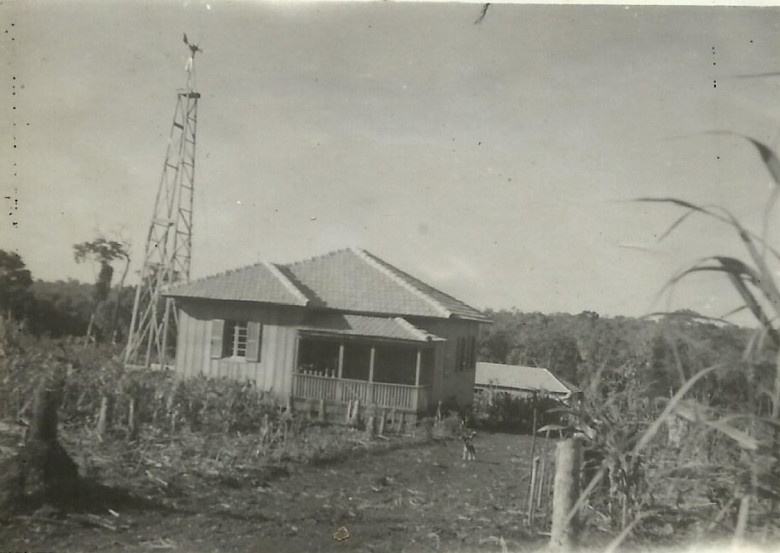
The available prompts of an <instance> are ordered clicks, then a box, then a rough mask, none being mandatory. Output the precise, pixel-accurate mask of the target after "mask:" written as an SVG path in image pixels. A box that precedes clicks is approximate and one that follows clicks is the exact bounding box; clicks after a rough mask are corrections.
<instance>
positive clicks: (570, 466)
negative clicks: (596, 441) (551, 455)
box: [550, 438, 581, 551]
mask: <svg viewBox="0 0 780 553" xmlns="http://www.w3.org/2000/svg"><path fill="white" fill-rule="evenodd" d="M580 451H581V446H580V441H579V440H578V439H577V438H569V439H567V440H563V441H561V442H558V446H557V448H556V452H555V483H554V487H553V512H552V517H553V518H552V529H551V533H550V547H551V548H553V549H556V550H558V551H571V550H572V549H574V548H575V547H576V546H577V538H578V535H577V533H578V525H579V520H578V518H579V517H578V516H577V513H572V510H573V508H574V505H575V503H576V501H577V498H578V496H579V492H580ZM570 515H571V516H570Z"/></svg>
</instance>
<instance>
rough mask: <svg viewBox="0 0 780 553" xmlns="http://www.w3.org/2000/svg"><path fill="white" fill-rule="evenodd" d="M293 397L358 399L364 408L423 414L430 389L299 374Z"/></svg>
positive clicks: (337, 399) (295, 381) (335, 399)
mask: <svg viewBox="0 0 780 553" xmlns="http://www.w3.org/2000/svg"><path fill="white" fill-rule="evenodd" d="M293 396H295V397H297V398H302V399H324V400H327V401H354V400H356V399H357V400H359V401H360V403H362V404H363V405H376V406H377V407H384V408H388V409H392V408H393V407H395V408H396V409H404V410H409V411H422V410H424V409H426V408H427V407H428V404H429V400H430V386H427V385H426V386H407V385H404V384H387V383H384V382H367V381H365V380H351V379H348V378H329V377H327V376H318V375H313V374H301V373H296V374H295V377H294V379H293Z"/></svg>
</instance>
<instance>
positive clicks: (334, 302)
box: [167, 249, 488, 322]
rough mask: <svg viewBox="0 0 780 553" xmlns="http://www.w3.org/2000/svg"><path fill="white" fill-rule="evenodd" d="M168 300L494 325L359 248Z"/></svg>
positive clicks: (182, 288) (244, 274)
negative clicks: (217, 301) (259, 304)
mask: <svg viewBox="0 0 780 553" xmlns="http://www.w3.org/2000/svg"><path fill="white" fill-rule="evenodd" d="M167 295H170V296H174V297H188V298H207V299H221V300H236V301H253V302H269V303H279V304H283V305H307V306H310V307H320V308H327V309H334V310H339V311H347V312H352V313H360V314H372V315H373V314H377V315H385V316H415V317H436V318H450V317H453V318H460V319H468V320H474V321H482V322H486V321H488V319H487V318H486V317H485V316H484V315H482V313H480V312H479V311H477V310H476V309H474V308H472V307H469V306H468V305H466V304H465V303H463V302H461V301H458V300H457V299H455V298H453V297H452V296H449V295H447V294H445V293H444V292H441V291H439V290H437V289H435V288H433V287H432V286H429V285H427V284H425V283H424V282H422V281H420V280H417V279H416V278H414V277H412V276H410V275H408V274H407V273H405V272H403V271H401V270H399V269H397V268H396V267H393V266H392V265H390V264H389V263H387V262H386V261H383V260H381V259H380V258H378V257H376V256H375V255H373V254H371V253H369V252H367V251H364V250H356V249H345V250H339V251H336V252H332V253H329V254H325V255H321V256H318V257H313V258H311V259H308V260H305V261H300V262H297V263H291V264H288V265H273V264H270V263H261V264H257V265H252V266H249V267H244V268H242V269H236V270H233V271H228V272H226V273H221V274H219V275H215V276H212V277H208V278H204V279H200V280H197V281H194V282H191V283H189V284H184V285H179V286H176V287H174V288H172V289H171V290H170V291H168V292H167Z"/></svg>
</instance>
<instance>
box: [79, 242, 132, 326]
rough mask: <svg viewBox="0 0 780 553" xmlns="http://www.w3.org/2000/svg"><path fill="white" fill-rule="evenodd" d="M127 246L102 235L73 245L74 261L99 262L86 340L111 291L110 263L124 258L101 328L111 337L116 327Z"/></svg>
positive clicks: (125, 273)
mask: <svg viewBox="0 0 780 553" xmlns="http://www.w3.org/2000/svg"><path fill="white" fill-rule="evenodd" d="M128 250H129V246H128V244H127V243H126V242H118V241H116V240H106V239H105V238H103V237H100V238H97V239H95V240H93V241H92V242H82V243H80V244H76V245H74V246H73V251H74V254H73V256H74V258H75V260H76V263H82V262H83V261H86V260H88V259H91V260H93V261H97V262H98V263H99V264H100V271H99V272H98V277H97V281H96V282H95V288H94V291H93V296H92V298H93V313H92V317H91V318H90V321H89V326H88V327H87V336H86V338H87V340H90V339H91V337H92V331H93V326H94V323H95V317H96V315H97V313H98V310H99V309H100V307H101V305H103V304H104V303H105V302H106V301H107V300H108V295H109V292H110V291H111V280H112V279H113V276H114V268H113V267H112V266H111V263H113V262H115V261H118V260H124V262H125V266H124V272H123V274H122V278H121V280H120V282H119V290H118V291H117V298H116V300H115V302H114V309H113V310H112V316H111V318H110V320H109V321H108V322H107V323H106V324H105V325H100V326H104V327H105V328H103V330H104V332H105V334H106V335H107V336H108V337H110V338H113V335H114V329H115V328H116V319H117V315H118V313H119V300H120V294H121V289H122V286H123V285H124V280H125V277H126V276H127V271H128V269H129V267H130V254H129V252H128Z"/></svg>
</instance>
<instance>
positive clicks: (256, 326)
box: [246, 321, 263, 361]
mask: <svg viewBox="0 0 780 553" xmlns="http://www.w3.org/2000/svg"><path fill="white" fill-rule="evenodd" d="M246 331H247V332H246V360H247V361H260V346H261V345H262V343H263V325H261V324H260V323H255V322H252V321H249V322H248V323H247V324H246Z"/></svg>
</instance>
